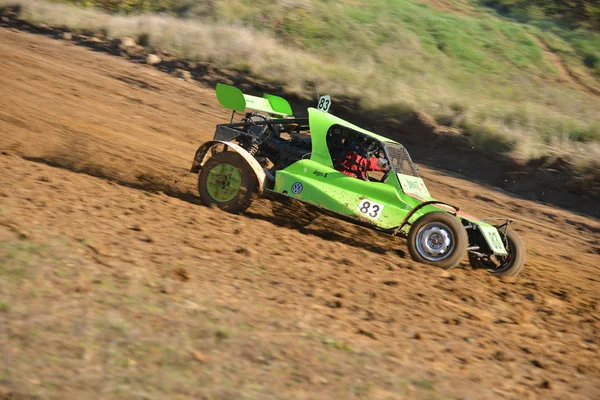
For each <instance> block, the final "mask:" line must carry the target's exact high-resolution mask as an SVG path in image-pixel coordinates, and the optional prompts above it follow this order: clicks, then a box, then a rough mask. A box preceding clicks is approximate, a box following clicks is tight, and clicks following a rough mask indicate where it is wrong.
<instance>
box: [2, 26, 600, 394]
mask: <svg viewBox="0 0 600 400" xmlns="http://www.w3.org/2000/svg"><path fill="white" fill-rule="evenodd" d="M0 54H2V60H3V62H2V63H0V86H1V87H2V88H3V95H2V96H0V132H1V134H0V170H1V171H2V174H0V328H1V329H2V334H0V347H1V348H2V349H3V357H2V358H1V359H0V397H7V398H20V397H21V398H22V397H25V398H27V396H39V397H40V398H44V399H46V398H47V399H54V398H56V399H59V398H60V399H79V398H105V399H113V398H114V399H122V398H137V397H141V398H147V399H164V398H170V399H171V398H173V399H192V398H194V399H197V398H208V399H211V398H214V399H229V398H233V399H239V398H242V399H255V398H258V399H280V398H282V397H284V398H290V399H303V398H308V397H310V398H316V399H331V398H358V399H360V398H369V399H396V398H416V399H438V398H439V399H444V398H449V397H450V398H477V399H497V398H515V399H516V398H519V399H521V398H528V397H530V398H535V397H558V398H562V397H567V396H568V397H569V398H573V399H586V398H592V397H593V396H594V393H598V391H599V390H600V370H599V369H598V366H597V365H596V364H595V360H596V359H597V355H598V352H599V347H598V345H599V344H598V343H597V337H598V335H597V333H598V329H599V326H600V321H599V320H598V319H597V309H598V304H600V298H599V295H598V293H599V291H598V285H599V282H598V277H597V269H598V268H597V267H598V264H597V260H598V254H599V253H598V252H599V251H600V250H599V249H600V247H599V246H600V243H599V242H598V239H597V234H598V232H599V231H600V226H599V225H598V222H597V221H596V220H594V219H592V218H586V217H582V216H580V215H577V214H574V213H570V212H565V211H561V210H558V209H555V208H552V207H548V206H545V205H541V204H537V203H535V202H531V201H524V200H520V199H515V198H512V197H510V196H509V195H507V194H505V193H502V192H499V191H495V190H493V189H490V188H488V187H485V186H481V185H477V184H474V183H470V182H466V181H464V180H461V179H458V178H455V177H451V176H446V175H445V174H444V173H442V172H439V171H436V170H433V169H430V168H427V167H425V166H420V167H421V172H422V174H423V175H424V177H425V179H426V181H427V183H428V186H429V188H430V190H431V192H432V193H433V194H434V195H435V196H436V197H439V198H441V199H446V200H449V199H450V198H452V201H453V203H457V204H458V205H460V206H461V207H462V208H463V209H465V210H468V211H469V212H471V213H473V214H476V215H481V216H488V215H489V213H490V212H492V211H493V213H494V214H499V215H507V216H510V217H512V218H515V219H516V220H517V221H518V223H517V224H515V228H516V229H517V230H518V231H519V233H520V234H521V235H522V236H523V238H524V240H525V242H526V243H527V246H528V249H529V250H528V254H527V257H528V261H527V266H526V269H525V271H524V272H523V274H522V275H521V276H520V277H519V278H518V279H516V280H512V281H502V280H499V279H496V278H493V277H491V276H490V275H489V274H487V273H486V272H485V271H471V270H470V269H469V268H468V267H467V263H466V261H465V262H463V263H462V265H461V267H460V268H458V269H456V270H454V271H452V272H451V273H445V272H441V271H439V270H437V269H434V268H431V267H427V266H424V265H420V264H416V263H414V262H412V261H410V260H409V258H408V257H407V254H406V248H405V246H404V243H403V242H402V241H394V240H391V239H390V238H389V237H387V236H385V235H381V234H378V233H375V232H372V231H368V230H364V229H361V228H357V227H354V226H351V225H347V224H344V223H341V222H339V221H335V220H330V219H327V218H322V219H320V220H318V221H317V222H315V223H313V224H312V225H310V226H308V227H307V228H306V229H303V230H302V231H296V230H291V229H287V228H285V227H281V226H279V225H278V220H277V219H276V218H274V217H273V216H272V215H271V213H270V211H269V204H268V203H265V202H257V203H255V204H254V205H253V206H252V208H251V209H250V210H249V212H248V213H247V214H245V215H236V216H233V215H229V214H225V213H223V212H220V211H218V210H214V209H209V208H206V207H202V206H200V205H198V204H197V203H198V199H197V196H196V189H195V183H196V181H195V179H196V177H195V176H194V175H192V174H190V173H189V172H188V168H189V167H190V160H191V157H192V155H193V153H194V151H195V150H196V147H197V146H198V145H199V144H200V143H201V142H203V141H205V140H208V139H209V138H210V137H211V136H212V134H213V130H214V125H215V124H216V123H218V122H221V121H225V120H227V119H228V117H229V115H228V113H227V112H226V111H225V110H223V109H222V108H220V107H219V106H218V105H217V101H216V99H215V97H214V92H213V91H212V90H211V89H207V88H203V87H201V86H199V85H198V84H196V83H193V82H192V83H190V82H186V81H184V80H181V79H176V78H174V77H172V76H169V75H167V74H164V73H161V72H159V71H157V70H155V69H153V68H150V67H148V66H144V65H136V64H133V63H129V62H127V61H125V60H123V59H121V58H116V57H111V56H109V55H107V54H103V53H99V52H94V51H91V50H89V49H86V48H82V47H78V46H74V45H72V44H71V43H70V42H65V41H57V40H52V39H50V38H47V37H43V36H41V35H32V34H29V33H25V32H21V31H16V30H9V29H0Z"/></svg>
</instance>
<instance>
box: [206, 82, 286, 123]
mask: <svg viewBox="0 0 600 400" xmlns="http://www.w3.org/2000/svg"><path fill="white" fill-rule="evenodd" d="M215 91H216V94H217V100H219V103H220V104H221V105H222V106H223V107H225V108H228V109H230V110H233V111H239V112H244V111H245V110H246V109H247V108H249V109H252V110H257V111H264V112H266V113H267V114H270V115H272V116H275V117H286V116H290V115H292V107H291V106H290V103H288V102H287V100H286V99H284V98H283V97H279V96H275V95H272V94H265V95H264V96H263V97H256V96H250V95H248V94H244V93H242V91H241V90H240V89H238V88H236V87H234V86H229V85H224V84H222V83H217V87H216V90H215Z"/></svg>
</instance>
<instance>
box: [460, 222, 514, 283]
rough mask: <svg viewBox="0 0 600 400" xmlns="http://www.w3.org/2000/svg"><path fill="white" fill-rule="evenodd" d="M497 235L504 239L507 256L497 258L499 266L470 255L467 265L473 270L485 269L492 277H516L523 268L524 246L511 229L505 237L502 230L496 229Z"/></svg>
mask: <svg viewBox="0 0 600 400" xmlns="http://www.w3.org/2000/svg"><path fill="white" fill-rule="evenodd" d="M498 233H500V235H501V236H502V238H503V239H506V242H507V244H508V246H507V249H506V250H507V253H508V254H507V255H506V256H504V257H497V259H498V262H499V265H497V264H495V263H494V262H493V261H489V260H483V259H481V258H479V257H477V256H476V255H475V254H471V253H469V263H470V264H471V266H472V267H473V268H475V269H487V270H488V272H489V273H490V274H492V275H496V276H516V275H518V274H519V272H521V270H522V269H523V267H524V266H525V244H524V243H523V241H522V240H521V238H520V237H519V235H518V234H517V233H516V232H515V231H513V230H512V229H508V230H507V231H506V236H505V235H504V231H503V230H502V229H498Z"/></svg>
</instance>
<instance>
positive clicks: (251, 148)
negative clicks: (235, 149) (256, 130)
mask: <svg viewBox="0 0 600 400" xmlns="http://www.w3.org/2000/svg"><path fill="white" fill-rule="evenodd" d="M259 148H260V146H259V145H258V143H252V144H251V145H250V146H249V147H248V148H247V149H245V150H246V151H248V153H250V155H252V156H255V155H256V153H258V149H259Z"/></svg>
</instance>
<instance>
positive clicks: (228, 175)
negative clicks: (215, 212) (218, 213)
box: [198, 151, 257, 214]
mask: <svg viewBox="0 0 600 400" xmlns="http://www.w3.org/2000/svg"><path fill="white" fill-rule="evenodd" d="M256 188H257V179H256V177H255V176H254V173H253V172H252V169H251V168H250V166H249V165H248V163H247V162H246V160H244V158H243V157H242V156H241V155H239V154H238V153H236V152H235V151H223V152H220V153H217V154H215V155H214V156H212V157H211V158H209V159H208V161H207V162H206V163H205V164H204V166H203V167H202V170H200V174H199V175H198V192H199V193H200V200H201V201H202V204H204V205H205V206H208V207H210V206H217V207H219V208H220V209H221V210H224V211H227V212H229V213H232V214H237V213H240V212H243V211H245V210H246V209H247V208H248V207H250V203H252V195H253V194H254V192H255V191H256Z"/></svg>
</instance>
